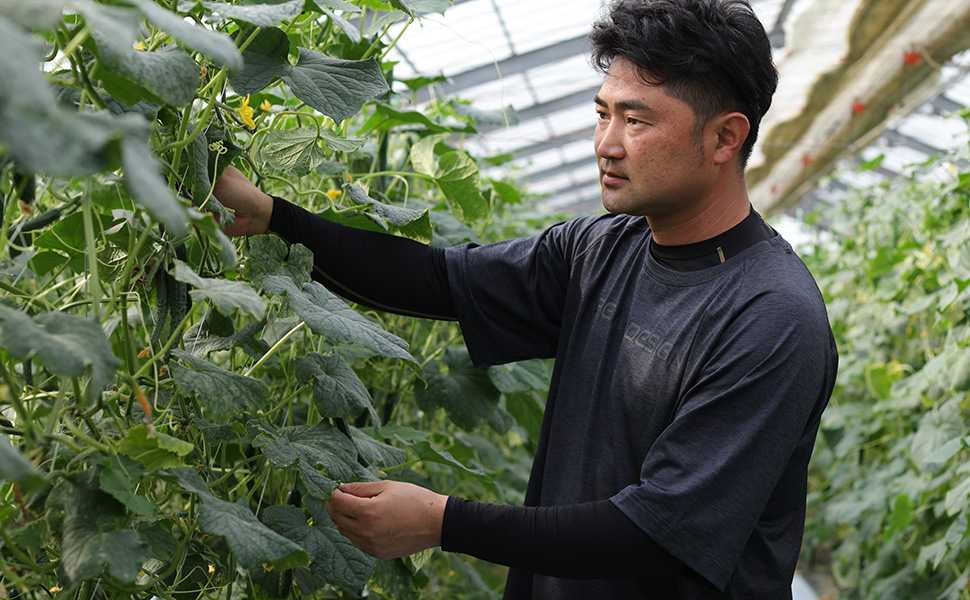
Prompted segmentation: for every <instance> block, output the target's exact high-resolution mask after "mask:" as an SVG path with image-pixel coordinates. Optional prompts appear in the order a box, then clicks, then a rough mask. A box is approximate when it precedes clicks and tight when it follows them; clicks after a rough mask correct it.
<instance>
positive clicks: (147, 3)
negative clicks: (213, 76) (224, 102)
mask: <svg viewBox="0 0 970 600" xmlns="http://www.w3.org/2000/svg"><path fill="white" fill-rule="evenodd" d="M128 2H130V3H132V4H134V5H135V7H137V8H138V10H140V11H141V12H142V14H144V15H145V17H147V18H148V20H149V21H151V22H153V23H155V25H157V26H158V27H159V28H160V29H162V30H163V31H165V32H166V33H168V34H169V35H171V36H172V37H173V38H175V39H177V40H178V41H180V42H182V43H183V44H185V45H186V46H188V47H189V48H192V49H193V50H196V51H198V52H200V53H202V54H205V55H206V56H208V57H209V58H211V59H212V60H214V61H216V62H217V63H219V64H221V65H225V66H228V67H229V68H230V69H231V70H233V71H235V70H238V69H240V68H242V65H243V59H242V56H241V55H240V54H239V50H238V49H237V48H236V44H234V43H233V41H232V40H230V39H229V38H228V37H226V36H225V35H223V34H221V33H218V32H216V31H213V30H211V29H206V28H205V27H202V26H199V25H195V24H193V23H190V22H187V21H185V20H184V19H183V18H182V17H180V16H179V15H177V14H175V13H174V12H172V11H169V10H166V9H164V8H162V7H161V6H159V5H157V4H155V3H154V2H152V0H128Z"/></svg>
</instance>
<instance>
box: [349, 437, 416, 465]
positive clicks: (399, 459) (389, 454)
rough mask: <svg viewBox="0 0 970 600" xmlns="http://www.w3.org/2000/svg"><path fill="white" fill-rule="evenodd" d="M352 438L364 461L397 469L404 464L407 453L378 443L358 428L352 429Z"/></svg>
mask: <svg viewBox="0 0 970 600" xmlns="http://www.w3.org/2000/svg"><path fill="white" fill-rule="evenodd" d="M350 437H351V438H353V440H354V444H355V445H356V446H357V449H358V450H359V451H360V455H361V456H363V457H364V460H366V461H367V462H369V463H370V464H372V465H376V466H378V467H383V468H386V467H396V466H398V465H401V464H403V463H404V461H405V460H406V459H407V453H406V452H405V451H404V450H401V449H400V448H395V447H394V446H390V445H388V444H384V443H382V442H378V441H377V440H375V439H374V438H372V437H371V436H369V435H367V434H366V433H364V432H363V431H361V430H360V429H357V428H356V427H351V428H350Z"/></svg>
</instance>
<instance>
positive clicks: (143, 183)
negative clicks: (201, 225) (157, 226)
mask: <svg viewBox="0 0 970 600" xmlns="http://www.w3.org/2000/svg"><path fill="white" fill-rule="evenodd" d="M121 162H122V164H123V165H124V167H125V186H126V187H127V188H128V193H129V194H131V197H132V198H134V199H135V202H137V203H138V204H139V205H141V207H142V208H144V209H145V210H147V211H148V214H150V215H151V216H152V218H153V219H155V220H156V221H158V222H160V223H162V224H163V225H165V228H166V230H167V231H168V232H170V233H171V234H172V235H175V236H180V235H184V234H186V233H188V230H189V227H188V222H189V218H190V213H189V211H188V210H186V206H185V204H184V203H183V202H182V200H180V199H179V198H178V197H177V196H176V195H175V194H174V193H173V192H172V190H170V189H169V187H168V185H166V184H165V180H164V179H163V178H162V164H161V161H159V160H158V158H156V157H155V154H154V153H152V151H151V148H149V146H148V142H147V141H146V140H142V139H138V138H135V137H133V136H128V137H126V138H125V140H124V142H123V143H122V146H121Z"/></svg>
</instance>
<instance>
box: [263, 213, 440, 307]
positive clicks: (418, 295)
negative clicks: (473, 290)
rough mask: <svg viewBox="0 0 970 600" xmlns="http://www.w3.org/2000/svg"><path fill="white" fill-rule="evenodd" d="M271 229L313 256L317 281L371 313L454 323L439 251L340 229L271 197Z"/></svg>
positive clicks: (386, 237) (355, 230)
mask: <svg viewBox="0 0 970 600" xmlns="http://www.w3.org/2000/svg"><path fill="white" fill-rule="evenodd" d="M269 229H270V231H271V232H272V233H275V234H276V235H278V236H279V237H281V238H282V239H283V241H285V242H287V243H289V244H293V243H300V244H303V245H304V246H306V247H307V248H309V249H310V250H311V251H312V252H313V274H312V276H313V278H314V279H315V280H316V281H319V282H320V283H321V284H323V285H324V286H325V287H326V288H327V289H329V290H330V291H332V292H334V293H336V294H340V295H341V296H343V297H344V298H347V299H348V300H351V301H353V302H357V303H359V304H363V305H364V306H368V307H370V308H376V309H378V310H384V311H388V312H393V313H397V314H403V315H407V316H412V317H424V318H429V319H438V320H445V321H455V320H457V319H458V314H457V313H456V311H455V306H454V302H453V301H452V298H451V290H450V288H449V287H448V270H447V267H446V266H445V252H444V250H443V249H441V248H434V247H431V246H425V245H424V244H421V243H418V242H415V241H412V240H409V239H406V238H402V237H396V236H393V235H387V234H383V233H378V232H374V231H365V230H363V229H355V228H353V227H346V226H343V225H339V224H337V223H334V222H332V221H328V220H327V219H324V218H322V217H320V216H318V215H315V214H313V213H311V212H309V211H307V210H304V209H303V208H300V207H299V206H296V205H295V204H292V203H290V202H287V201H286V200H283V199H282V198H276V197H274V198H273V214H272V218H271V219H270V225H269Z"/></svg>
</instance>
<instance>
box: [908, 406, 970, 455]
mask: <svg viewBox="0 0 970 600" xmlns="http://www.w3.org/2000/svg"><path fill="white" fill-rule="evenodd" d="M964 429H965V428H964V425H963V419H962V416H961V414H960V405H959V403H958V402H954V401H951V402H944V403H943V404H941V405H940V406H939V407H937V408H936V409H935V410H933V411H932V412H928V413H926V414H925V415H923V418H922V419H921V420H920V424H919V428H918V429H917V430H916V435H914V436H913V441H912V443H911V444H910V454H911V455H912V457H913V460H914V461H915V462H916V464H917V465H919V467H920V468H921V469H923V470H929V471H933V470H936V469H938V468H939V467H940V466H941V465H942V463H941V462H939V461H937V460H935V459H934V460H932V461H931V460H930V457H931V456H933V453H934V451H935V450H937V449H938V448H940V447H941V446H943V445H944V444H946V443H947V442H949V441H950V440H951V439H953V438H954V437H957V436H960V435H962V434H963V433H964Z"/></svg>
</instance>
